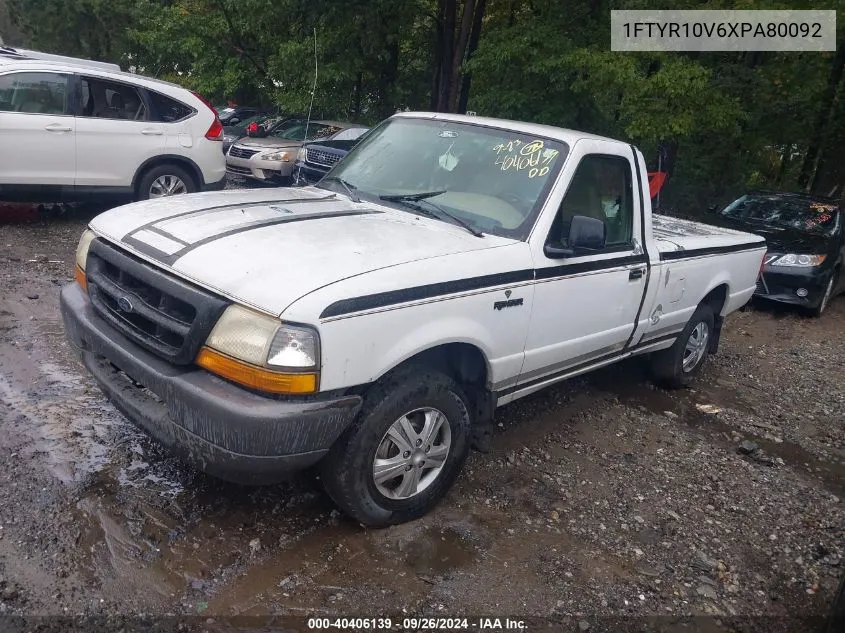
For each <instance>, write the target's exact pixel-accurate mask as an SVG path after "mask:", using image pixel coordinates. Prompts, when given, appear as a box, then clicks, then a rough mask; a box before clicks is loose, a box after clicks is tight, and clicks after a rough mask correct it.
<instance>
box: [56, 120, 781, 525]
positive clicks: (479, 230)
mask: <svg viewBox="0 0 845 633" xmlns="http://www.w3.org/2000/svg"><path fill="white" fill-rule="evenodd" d="M765 250H766V247H765V242H764V241H763V240H762V239H761V238H759V237H756V236H754V235H749V234H747V233H741V232H737V231H731V230H725V229H719V228H713V227H709V226H704V225H701V224H697V223H693V222H688V221H682V220H676V219H670V218H660V219H658V218H657V217H652V215H651V207H650V203H649V195H648V183H647V181H646V167H645V162H644V160H643V157H642V155H641V154H640V152H639V151H637V150H636V149H635V148H634V147H633V146H631V145H629V144H627V143H623V142H620V141H614V140H610V139H606V138H600V137H597V136H592V135H590V134H584V133H581V132H574V131H571V130H565V129H560V128H555V127H547V126H542V125H532V124H527V123H516V122H512V121H501V120H494V119H485V118H480V117H463V116H455V115H442V114H426V113H403V114H397V115H396V116H394V117H391V118H390V119H388V120H387V121H385V122H383V123H382V124H381V125H379V126H378V127H377V128H375V129H374V130H373V131H372V132H371V133H370V134H369V135H368V136H367V137H366V139H365V140H364V141H362V143H361V144H360V145H359V146H358V147H356V148H355V149H354V150H353V151H352V153H350V154H349V156H348V157H347V158H345V159H344V160H343V161H342V162H341V163H339V164H338V165H337V166H336V167H335V168H334V169H333V170H332V171H331V172H330V173H329V175H328V176H327V177H326V178H324V179H323V180H322V181H321V182H320V183H318V184H317V185H316V186H314V187H305V188H301V189H289V188H281V189H261V190H230V191H224V192H219V193H203V194H196V195H189V196H178V197H174V198H164V199H159V200H151V201H147V202H139V203H135V204H130V205H127V206H123V207H119V208H116V209H113V210H111V211H108V212H106V213H103V214H102V215H99V216H98V217H96V218H94V220H92V221H91V223H90V228H89V230H88V231H86V232H85V233H84V235H83V236H82V239H81V240H80V244H79V248H78V252H77V269H76V280H77V281H76V283H73V284H70V285H68V286H67V287H65V288H64V289H63V290H62V296H61V307H62V314H63V317H64V321H65V325H66V329H67V331H68V335H69V338H70V340H71V341H72V342H73V344H74V345H75V346H76V347H77V348H78V349H79V351H80V353H81V356H82V359H83V361H84V363H85V365H86V366H87V368H88V369H89V370H90V371H91V373H92V374H93V375H94V376H95V378H96V379H97V381H98V382H99V384H100V385H101V387H102V389H103V391H104V392H105V394H106V395H107V396H108V398H109V399H110V400H111V401H112V402H113V403H114V404H115V406H116V407H117V408H118V409H120V410H121V411H122V412H123V413H124V414H125V415H126V416H127V417H128V418H130V419H131V420H132V421H133V422H135V423H136V424H138V425H139V426H140V427H142V428H143V429H145V430H146V431H147V432H148V433H150V434H151V435H152V436H153V437H155V438H157V439H158V440H159V441H161V442H162V443H163V444H165V445H167V446H168V447H170V448H171V449H172V450H173V451H175V452H177V453H179V454H181V455H183V456H186V457H188V458H189V459H190V460H192V461H193V462H194V463H195V464H197V465H198V466H199V467H200V468H201V469H203V470H206V471H208V472H210V473H212V474H216V475H218V476H220V477H222V478H225V479H230V480H233V481H239V482H252V483H267V482H272V481H276V480H279V479H280V478H282V477H284V476H287V475H289V474H290V473H292V472H294V471H297V470H302V469H305V468H308V467H311V466H313V465H315V464H316V465H318V466H319V468H320V473H321V477H322V480H323V483H324V485H325V488H326V490H327V491H328V493H329V494H330V495H331V497H332V498H333V499H334V500H335V501H336V503H337V504H338V505H339V506H340V507H341V508H342V509H343V510H345V511H346V512H347V513H348V514H350V515H351V516H353V517H354V518H355V519H357V520H359V521H360V522H362V523H364V524H367V525H374V526H381V525H387V524H391V523H397V522H401V521H406V520H409V519H412V518H414V517H417V516H420V515H421V514H423V513H425V512H426V511H427V510H429V509H430V508H432V507H433V506H434V505H435V504H436V503H437V502H438V500H439V499H440V498H442V497H443V495H444V494H445V493H446V492H447V491H448V490H449V488H450V486H451V485H452V483H453V482H454V481H455V478H456V477H457V475H458V472H459V471H460V469H461V466H462V464H463V462H464V459H465V458H466V455H467V452H468V450H469V448H470V444H471V442H472V441H473V440H474V439H475V440H477V441H481V439H482V438H483V437H484V435H485V431H486V430H489V428H490V426H491V421H492V419H493V415H494V411H495V409H496V408H497V407H499V406H502V405H504V404H507V403H509V402H512V401H513V400H516V399H517V398H521V397H522V396H526V395H528V394H530V393H532V392H535V391H537V390H538V389H542V388H543V387H546V386H548V385H551V384H554V383H556V382H559V381H561V380H565V379H567V378H569V377H571V376H575V375H578V374H582V373H584V372H588V371H590V370H593V369H596V368H598V367H602V366H604V365H607V364H609V363H613V362H616V361H619V360H621V359H624V358H627V357H629V356H631V355H634V354H649V355H650V356H651V358H652V366H653V368H654V374H655V376H656V378H657V379H659V381H661V382H662V383H664V384H667V385H670V386H679V385H684V384H686V383H687V382H688V381H689V380H690V379H691V377H692V376H693V375H694V374H695V373H696V372H697V371H698V370H699V369H700V368H701V366H702V363H703V362H704V360H705V358H706V356H707V354H708V353H710V352H713V351H715V350H716V347H717V344H718V340H719V333H720V330H721V327H722V322H723V320H724V318H725V316H726V315H727V314H729V313H730V312H732V311H734V310H737V309H738V308H740V307H741V306H743V305H744V304H745V303H746V302H747V301H748V300H749V299H750V298H751V296H752V294H753V293H754V289H755V282H756V280H757V276H758V272H759V269H760V266H761V263H762V259H763V256H764V253H765Z"/></svg>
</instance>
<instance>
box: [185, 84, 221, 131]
mask: <svg viewBox="0 0 845 633" xmlns="http://www.w3.org/2000/svg"><path fill="white" fill-rule="evenodd" d="M191 94H192V95H194V96H195V97H196V98H197V99H199V100H200V101H202V102H203V103H204V104H205V106H206V107H207V108H208V109H209V110H211V112H212V113H213V114H214V122H213V123H212V124H211V127H210V128H208V131H207V132H206V133H205V138H207V139H208V140H209V141H222V140H223V124H222V123H221V122H220V118H219V117H218V116H217V110H215V109H214V106H213V105H211V101H209V100H208V99H206V98H205V97H203V96H202V95H201V94H199V93H198V92H193V91H191Z"/></svg>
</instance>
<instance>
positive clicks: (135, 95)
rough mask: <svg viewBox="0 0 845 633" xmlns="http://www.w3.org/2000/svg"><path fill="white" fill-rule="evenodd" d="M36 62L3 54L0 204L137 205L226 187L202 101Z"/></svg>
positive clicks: (89, 70) (98, 70)
mask: <svg viewBox="0 0 845 633" xmlns="http://www.w3.org/2000/svg"><path fill="white" fill-rule="evenodd" d="M36 55H37V53H33V52H31V51H28V52H27V54H26V55H18V56H11V55H3V56H0V148H2V150H0V198H1V199H5V200H20V201H73V200H81V199H85V198H88V197H92V196H96V197H98V198H103V197H115V198H134V199H138V200H142V199H146V198H155V197H160V196H168V195H173V194H179V193H189V192H192V191H199V190H208V189H221V188H222V187H223V186H224V184H225V176H226V171H225V158H224V156H223V154H222V152H221V151H220V134H221V132H222V131H223V126H222V125H221V124H220V121H219V120H218V119H217V115H216V114H215V112H214V110H213V108H212V107H211V105H210V104H209V103H208V102H206V101H205V100H204V99H203V98H202V97H200V96H199V95H197V94H196V93H192V92H190V91H188V90H185V89H184V88H181V87H179V86H176V85H175V84H171V83H167V82H164V81H159V80H156V79H150V78H148V77H142V76H140V75H134V74H130V73H123V72H120V71H119V70H113V69H112V68H110V67H109V65H103V64H94V63H92V62H88V61H87V60H74V59H72V58H62V61H56V60H55V59H53V57H55V56H47V58H46V59H39V58H37V57H36ZM68 59H70V61H68ZM89 64H93V65H89Z"/></svg>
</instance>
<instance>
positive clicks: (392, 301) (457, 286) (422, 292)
mask: <svg viewBox="0 0 845 633" xmlns="http://www.w3.org/2000/svg"><path fill="white" fill-rule="evenodd" d="M533 279H534V271H533V270H531V269H526V270H514V271H512V272H507V273H498V274H495V275H484V276H482V277H470V278H468V279H456V280H455V281H444V282H443V283H438V284H427V285H425V286H416V287H413V288H404V289H402V290H390V291H388V292H379V293H377V294H373V295H364V296H362V297H353V298H352V299H342V300H340V301H335V302H334V303H332V304H331V305H329V306H328V307H327V308H326V309H325V310H323V312H322V314H320V318H321V319H325V318H328V317H335V316H341V315H343V314H349V313H351V312H360V311H362V310H373V309H375V308H384V307H387V306H392V305H396V304H399V303H407V302H408V301H419V300H420V299H432V298H434V297H440V296H443V295H451V294H456V293H458V292H469V291H471V290H482V289H484V288H492V287H495V286H504V285H507V284H516V283H520V282H524V281H532V280H533Z"/></svg>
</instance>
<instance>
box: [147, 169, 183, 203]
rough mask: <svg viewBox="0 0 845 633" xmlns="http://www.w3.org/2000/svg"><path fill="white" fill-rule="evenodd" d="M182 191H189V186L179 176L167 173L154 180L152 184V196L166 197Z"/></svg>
mask: <svg viewBox="0 0 845 633" xmlns="http://www.w3.org/2000/svg"><path fill="white" fill-rule="evenodd" d="M182 193H188V187H187V185H186V184H185V183H184V182H183V181H182V179H181V178H179V177H178V176H173V175H167V174H165V175H163V176H159V177H158V178H156V179H155V180H153V183H152V184H151V185H150V198H164V197H165V196H175V195H179V194H182Z"/></svg>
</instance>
